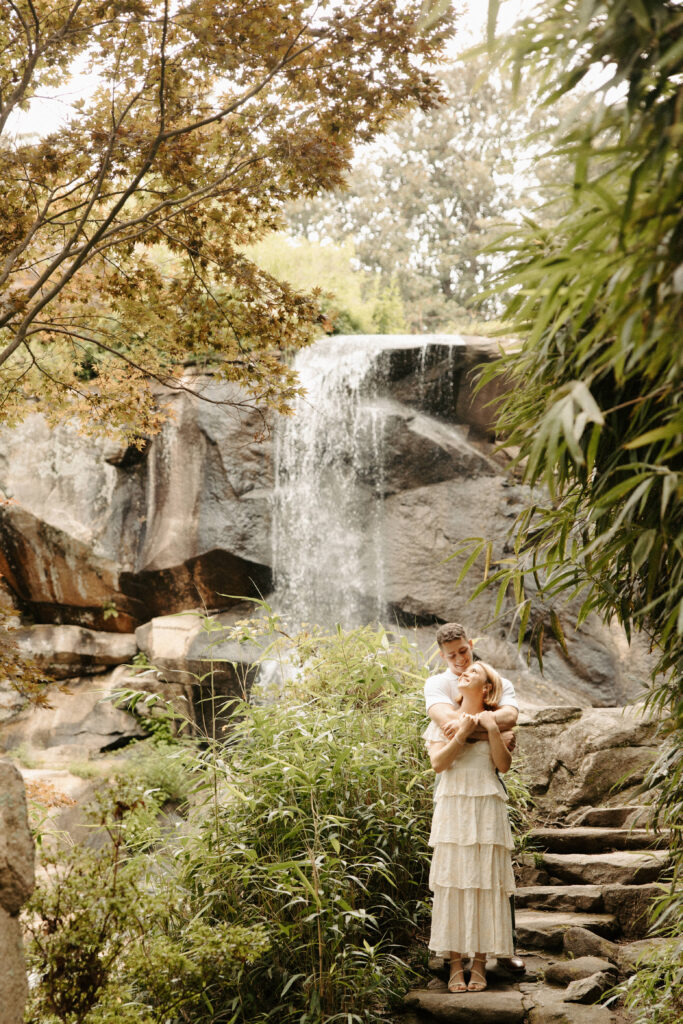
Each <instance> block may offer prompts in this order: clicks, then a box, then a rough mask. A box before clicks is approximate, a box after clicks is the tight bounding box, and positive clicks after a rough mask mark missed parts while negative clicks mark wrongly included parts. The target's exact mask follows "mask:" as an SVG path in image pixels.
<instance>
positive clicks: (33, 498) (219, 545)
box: [0, 379, 272, 632]
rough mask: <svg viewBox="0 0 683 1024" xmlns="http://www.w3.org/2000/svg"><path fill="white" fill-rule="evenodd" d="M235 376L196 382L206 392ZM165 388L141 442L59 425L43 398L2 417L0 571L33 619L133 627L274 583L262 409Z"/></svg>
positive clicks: (223, 387)
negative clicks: (156, 418) (17, 420)
mask: <svg viewBox="0 0 683 1024" xmlns="http://www.w3.org/2000/svg"><path fill="white" fill-rule="evenodd" d="M229 390H230V389H229V386H228V385H227V384H224V383H223V384H221V383H219V382H218V381H215V380H212V379H207V380H206V381H205V382H203V386H202V391H203V393H204V395H205V396H206V398H208V399H212V398H215V397H216V395H217V394H220V395H221V396H222V397H225V396H226V393H229ZM241 397H242V396H241V395H239V396H237V398H241ZM166 401H167V402H168V404H169V407H170V412H171V419H169V421H168V422H167V423H166V425H165V427H164V428H163V430H162V431H161V433H160V435H159V436H158V437H156V438H154V440H153V441H152V442H151V443H150V444H148V445H147V446H146V448H145V449H144V451H143V452H142V453H137V452H136V451H135V449H133V450H128V451H127V450H119V449H117V448H116V446H115V445H113V444H111V443H107V442H93V440H92V439H90V438H85V437H83V436H81V435H80V434H79V432H78V429H77V425H75V424H74V425H66V426H60V427H58V428H57V429H55V430H51V429H50V428H49V427H48V425H47V423H46V421H45V419H44V417H43V416H42V415H41V414H40V413H39V412H36V413H34V414H32V415H31V416H29V417H28V419H27V420H26V421H25V422H24V423H23V424H22V425H21V427H19V428H17V429H15V430H4V431H2V435H1V444H0V487H1V488H2V490H3V491H4V492H5V494H6V495H7V497H8V498H10V499H11V500H10V501H9V502H7V503H5V504H3V505H2V506H0V540H1V550H0V572H2V573H3V574H4V575H5V577H6V579H7V581H8V583H9V585H10V586H11V587H12V589H13V591H14V592H15V593H16V594H17V596H18V597H19V598H20V600H21V601H22V602H23V603H24V605H25V606H28V607H29V608H30V609H31V611H32V612H33V614H34V616H35V617H36V619H37V620H38V621H41V622H57V623H70V624H76V625H83V626H87V627H89V628H94V629H105V630H116V631H119V632H130V631H132V630H133V629H134V628H135V627H136V626H137V625H139V624H140V623H142V622H145V621H147V620H148V619H150V618H151V617H152V616H153V615H155V614H162V613H166V612H175V611H182V610H183V609H185V608H193V607H196V606H198V605H201V604H202V603H203V602H204V603H206V604H208V605H210V606H215V605H216V604H217V603H219V602H218V601H217V598H218V595H219V594H245V595H249V596H251V595H255V594H257V593H258V592H259V591H260V592H263V591H267V590H268V589H269V585H270V519H269V501H268V492H269V489H270V487H271V485H272V471H271V460H270V449H269V446H268V444H266V443H263V442H260V441H257V440H256V439H255V438H256V437H257V435H260V434H262V432H263V418H262V417H261V416H259V415H258V414H255V413H244V414H243V415H237V413H235V412H230V411H228V412H226V411H225V410H224V409H222V408H221V407H220V406H216V405H214V404H212V403H211V402H210V401H205V402H203V401H195V400H192V399H190V398H189V397H188V396H187V395H186V394H184V393H181V394H174V395H171V396H166ZM223 603H225V602H223ZM114 612H116V613H117V614H113V613H114Z"/></svg>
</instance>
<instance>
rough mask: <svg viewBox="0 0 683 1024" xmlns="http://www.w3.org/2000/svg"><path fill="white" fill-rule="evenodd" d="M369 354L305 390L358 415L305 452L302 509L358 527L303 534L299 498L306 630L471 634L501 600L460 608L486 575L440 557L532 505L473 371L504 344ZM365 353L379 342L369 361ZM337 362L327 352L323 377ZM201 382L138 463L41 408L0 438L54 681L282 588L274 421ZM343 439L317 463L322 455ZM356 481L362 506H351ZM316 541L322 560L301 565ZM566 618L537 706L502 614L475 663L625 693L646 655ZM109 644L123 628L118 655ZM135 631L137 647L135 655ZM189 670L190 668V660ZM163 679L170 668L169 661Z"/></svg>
mask: <svg viewBox="0 0 683 1024" xmlns="http://www.w3.org/2000/svg"><path fill="white" fill-rule="evenodd" d="M341 343H342V339H340V340H339V342H337V340H336V339H335V340H334V341H333V342H331V343H330V345H331V346H336V345H337V344H341ZM355 344H356V345H357V346H358V344H359V342H358V341H357V340H356V342H355ZM360 346H361V347H360V349H357V350H356V355H354V358H356V357H357V354H358V352H360V353H361V356H362V358H361V362H362V368H361V369H359V368H358V364H357V362H356V363H354V362H353V360H351V362H349V363H348V366H347V369H348V371H349V372H348V374H347V377H346V378H345V379H344V381H343V382H342V386H341V388H338V390H337V393H336V396H335V398H334V401H333V399H332V397H331V395H330V393H329V389H328V390H327V391H326V390H325V388H326V387H327V378H324V379H323V383H322V387H321V390H320V391H319V392H318V393H317V394H315V395H314V394H313V392H309V398H308V404H309V406H310V405H312V404H314V402H319V403H321V404H325V403H329V404H330V405H331V406H334V403H335V401H337V402H338V404H339V409H338V413H339V415H340V416H342V418H343V417H344V416H350V417H351V418H352V419H353V431H352V442H353V446H354V450H353V451H351V450H349V448H348V445H347V442H346V441H344V439H343V438H342V439H341V441H340V440H339V438H336V439H333V438H331V437H327V436H324V437H322V438H321V437H318V438H317V439H316V438H314V439H313V441H314V442H315V443H316V444H317V445H318V448H317V449H316V453H314V457H312V458H310V459H309V461H308V462H305V461H304V467H305V475H310V473H311V472H313V471H315V472H317V468H316V466H317V463H318V462H321V463H322V464H323V465H322V471H321V473H320V476H319V478H316V480H317V482H316V485H315V487H314V488H313V490H312V494H311V498H310V501H309V503H308V508H310V506H311V503H313V504H315V503H317V502H319V503H321V504H323V502H320V499H321V498H322V497H323V496H325V495H326V496H327V502H328V505H329V506H330V507H331V508H332V509H334V507H335V506H336V505H341V506H342V514H341V521H342V526H343V527H345V526H346V525H347V524H348V525H349V527H350V526H351V525H353V526H354V529H355V539H354V540H353V542H351V541H350V540H349V539H348V538H347V537H346V536H345V535H344V534H343V532H342V533H341V534H340V535H339V536H332V534H331V533H330V532H329V531H328V530H327V527H325V526H324V525H319V524H317V523H313V524H311V523H310V522H308V516H307V511H306V505H304V506H303V507H299V508H296V507H290V509H289V512H290V515H293V517H294V518H293V523H291V524H290V534H291V536H290V548H292V551H291V553H290V554H291V557H290V563H292V564H290V566H289V570H288V571H291V570H292V566H293V567H294V571H295V572H296V571H297V569H298V568H301V565H302V564H303V562H304V561H305V560H306V558H308V563H309V564H310V565H313V566H317V570H318V577H319V578H318V580H317V581H316V584H315V586H313V585H311V584H309V582H308V581H307V579H306V578H305V575H306V574H305V573H304V574H302V580H301V581H300V585H299V590H301V589H303V591H304V592H308V597H309V598H310V602H311V604H312V607H311V609H310V614H309V612H308V610H307V612H306V614H305V615H304V616H302V617H303V618H308V619H309V620H310V619H312V620H314V621H320V620H321V619H323V620H324V618H325V614H326V609H327V611H328V612H329V615H328V618H329V619H330V621H329V622H323V624H325V625H333V624H334V622H337V621H344V615H343V612H344V609H345V608H346V607H348V605H349V604H352V605H353V606H354V608H355V609H356V613H357V617H358V616H360V617H361V619H363V620H365V621H368V620H371V619H373V618H375V617H376V616H377V615H384V617H385V621H386V622H387V623H388V624H392V625H395V626H398V627H403V628H405V627H415V626H418V627H419V626H423V627H429V628H430V629H433V626H434V624H435V623H438V622H443V621H448V620H453V619H455V620H460V621H465V622H466V623H467V624H468V625H469V626H470V628H471V630H472V632H474V633H475V634H478V635H481V633H482V632H483V627H484V624H485V623H487V622H488V621H489V620H490V618H491V616H492V612H493V605H494V598H495V595H494V592H493V591H491V592H489V591H486V592H484V593H483V594H482V595H480V596H479V597H478V598H477V599H476V600H475V601H473V602H471V603H470V602H468V598H469V596H470V594H471V592H472V590H473V588H474V585H475V584H476V583H477V582H478V581H479V576H478V575H477V569H476V567H475V569H473V570H472V572H471V574H470V577H469V578H468V580H467V581H466V583H465V584H463V585H461V586H460V587H457V588H456V586H455V581H456V579H457V575H458V571H459V565H458V564H457V563H456V562H454V561H449V558H450V556H451V555H452V554H453V551H454V550H455V548H456V547H457V546H458V544H459V543H460V542H462V541H463V540H465V539H467V538H468V537H472V536H487V537H488V538H490V539H491V540H493V542H494V552H495V555H496V557H498V556H502V555H503V554H504V552H505V549H506V544H507V543H509V538H508V531H509V528H510V526H511V524H512V523H513V522H514V517H515V515H516V514H517V513H518V512H519V511H520V510H522V509H523V508H525V507H526V506H527V505H528V503H529V501H530V500H531V496H530V493H529V491H528V489H527V488H525V487H523V486H520V485H517V484H514V483H511V482H510V481H509V480H508V479H507V478H506V476H505V469H504V464H503V462H502V459H501V456H500V455H499V454H497V453H496V452H495V450H494V446H493V444H492V443H491V442H492V433H491V423H492V415H493V413H492V407H491V405H490V403H491V402H492V401H493V402H494V404H495V399H496V398H497V397H498V392H497V391H496V387H495V386H494V385H490V386H489V387H488V388H487V389H485V390H484V392H482V393H478V394H477V395H474V393H473V387H472V371H474V370H477V368H479V367H481V366H482V365H483V364H484V363H486V362H487V361H489V360H490V359H492V358H494V357H495V356H496V355H497V343H496V342H493V341H491V340H488V339H481V338H472V337H461V338H444V337H441V336H434V337H431V338H410V337H408V338H406V337H401V338H395V339H394V338H389V337H387V338H384V339H379V340H378V339H376V338H374V339H373V338H369V339H360ZM363 346H365V348H366V349H368V348H370V347H372V346H375V348H374V349H373V354H372V358H368V356H367V352H366V353H365V354H363V352H362V348H363ZM335 352H336V349H335V348H334V347H331V349H330V353H331V365H334V359H335ZM352 355H353V353H352ZM342 361H343V360H342ZM354 374H355V376H354ZM350 381H352V382H353V383H352V384H351V383H349V382H350ZM194 383H195V384H198V385H199V387H198V390H201V392H202V393H203V394H204V396H205V398H206V399H208V401H196V400H194V399H191V398H189V397H188V395H187V394H185V393H174V394H172V395H165V396H163V400H164V401H166V402H167V403H168V405H169V409H170V413H171V418H170V419H169V420H168V422H167V423H166V425H165V426H164V428H163V430H162V431H161V433H160V434H159V435H158V436H157V437H155V438H153V439H152V440H151V441H147V442H145V444H144V445H143V447H142V449H141V450H140V451H139V450H138V449H137V448H135V447H131V448H129V449H125V448H121V447H118V446H117V445H116V444H114V443H113V442H110V441H93V440H92V439H91V438H85V437H83V436H82V435H81V434H79V432H78V427H77V424H68V425H63V426H60V427H59V428H57V429H50V428H49V427H48V425H47V423H46V421H45V418H44V417H43V415H42V414H41V412H40V411H39V408H38V407H37V408H36V411H35V412H34V413H33V414H32V415H30V416H29V417H28V419H27V420H26V421H25V423H23V424H22V425H21V426H20V427H18V428H16V429H13V430H9V429H4V430H2V431H0V490H2V491H4V493H5V495H6V496H7V498H8V500H7V501H6V502H3V503H0V574H2V575H3V576H4V577H5V579H6V582H7V583H8V584H9V586H10V588H11V590H12V592H13V594H14V595H15V597H16V599H17V601H18V602H19V605H20V606H21V607H22V608H23V609H24V610H25V611H27V612H29V613H30V614H31V615H32V617H33V620H34V621H35V622H37V623H39V624H55V625H59V624H61V625H62V633H57V632H54V633H52V634H49V635H48V634H47V633H45V636H44V637H43V636H42V634H41V633H40V631H41V629H44V626H43V625H39V626H36V627H33V629H32V630H31V631H28V632H25V633H22V635H21V637H20V638H19V639H20V641H21V643H22V644H24V645H26V646H27V648H28V649H31V650H34V651H35V653H36V655H37V659H38V661H39V662H40V664H41V665H42V664H44V665H45V667H46V669H49V670H51V671H53V672H55V671H56V674H57V675H58V676H60V677H62V678H65V677H69V676H82V675H84V674H85V673H88V672H92V671H96V670H99V669H103V668H105V667H109V666H111V665H113V664H116V663H117V662H122V661H126V660H130V658H131V657H132V653H134V652H132V648H131V642H132V634H133V632H134V631H135V630H136V629H138V628H139V627H141V626H143V624H144V623H147V622H149V621H150V620H151V619H153V618H157V617H160V616H166V615H169V614H174V613H178V612H184V611H187V610H189V609H198V608H199V609H201V608H202V607H204V608H206V607H208V608H213V609H215V608H222V609H227V608H229V607H231V606H232V605H234V604H235V603H236V601H237V598H239V597H242V596H253V597H256V596H264V595H265V596H267V595H268V594H269V593H270V592H271V591H272V587H273V570H274V565H275V570H276V571H279V572H280V574H281V575H282V572H281V570H282V567H281V566H278V562H277V557H276V556H277V550H276V549H277V540H276V541H275V543H274V541H273V537H274V536H275V537H276V538H277V537H278V536H281V535H282V530H280V529H279V528H276V529H275V530H273V522H272V520H273V515H274V510H275V512H277V514H278V515H279V514H280V511H281V510H282V508H283V507H284V505H283V503H282V502H281V501H279V499H278V494H279V493H280V492H279V491H278V486H279V485H277V486H276V481H275V479H274V477H275V471H274V462H275V461H276V459H275V458H274V453H273V446H272V444H271V442H270V441H269V440H263V439H262V437H263V431H264V424H265V425H266V426H267V425H269V423H268V417H266V418H265V420H264V417H263V416H261V415H260V414H259V413H255V412H249V411H245V410H241V411H239V412H238V411H236V410H233V411H226V410H225V409H224V408H221V407H220V406H218V405H216V404H214V403H215V400H216V399H217V398H223V399H224V398H232V399H234V400H235V401H238V402H239V401H241V400H242V399H243V395H242V394H241V393H240V392H238V391H235V390H234V389H233V386H232V385H228V384H226V383H225V382H220V381H219V380H217V379H215V378H213V377H210V376H204V377H197V378H195V380H194ZM231 389H232V390H231ZM345 409H346V410H347V411H344V410H345ZM348 410H351V412H348ZM326 432H327V428H326V427H320V428H319V429H318V433H319V434H320V433H323V434H326ZM349 436H350V435H349ZM299 443H300V442H298V441H297V442H296V444H295V446H294V447H296V445H297V444H299ZM301 443H303V442H301ZM306 443H311V439H310V438H309V439H308V441H307V442H306ZM349 443H350V442H349ZM335 444H336V445H337V448H338V449H339V450H338V451H336V452H335V453H333V454H334V458H330V460H328V455H329V451H327V450H326V446H327V449H330V448H334V445H335ZM319 453H322V454H321V457H320V458H318V454H319ZM279 458H280V473H281V475H282V461H283V460H282V454H280V456H279ZM335 459H336V461H335ZM306 467H308V468H306ZM285 475H286V467H285ZM352 487H355V488H357V493H356V494H355V496H353V497H352V498H349V496H348V493H347V492H348V490H349V488H352ZM278 510H280V511H278ZM307 525H308V530H309V533H308V534H307V533H306V527H307ZM316 538H317V540H318V542H319V543H320V551H319V552H318V551H315V552H311V546H312V544H313V542H314V540H315V539H316ZM342 570H346V581H345V582H344V584H343V586H342V585H341V582H340V581H341V576H342V575H343V573H342ZM335 587H341V591H343V593H342V592H341V591H340V593H341V598H340V600H339V601H337V603H336V605H335V603H334V602H332V603H329V602H327V600H326V597H327V596H328V594H329V593H330V591H331V590H332V589H334V588H335ZM344 588H345V589H344ZM339 608H341V611H338V609H339ZM564 621H565V622H566V623H567V634H568V645H569V653H568V654H567V653H565V652H563V651H562V650H561V648H560V647H559V645H557V644H556V643H554V642H553V641H552V640H551V641H549V642H548V644H547V652H546V663H547V669H546V674H547V677H548V680H549V684H550V687H551V692H549V693H548V694H547V695H546V697H545V698H544V683H543V681H542V680H541V679H540V677H539V675H538V674H537V673H534V672H532V671H530V670H529V668H528V667H527V666H526V665H525V662H524V659H523V657H521V656H520V654H519V652H518V651H517V648H516V643H515V640H516V628H515V623H514V617H513V610H512V606H511V605H510V606H509V607H508V609H507V617H504V618H503V619H502V620H501V621H500V623H499V624H498V625H496V626H495V627H494V628H492V629H490V630H488V632H487V634H486V637H485V641H484V645H483V646H484V648H486V650H484V649H483V653H484V654H486V653H487V650H491V651H493V653H494V655H495V658H494V660H495V663H496V664H497V665H499V667H500V668H501V669H503V670H504V671H505V672H506V674H507V675H509V676H511V677H512V678H513V681H514V682H515V683H516V685H517V686H518V688H519V689H520V692H521V694H522V696H523V697H524V696H526V699H527V701H530V702H532V703H554V704H556V703H558V702H559V703H562V702H566V703H567V704H576V705H587V704H596V705H613V704H618V703H623V702H624V701H628V700H631V699H633V698H634V696H635V695H636V694H638V693H639V692H640V689H641V685H642V682H643V680H644V678H645V677H646V674H647V658H646V656H645V654H644V653H643V652H642V651H640V650H639V649H638V647H637V645H636V646H635V647H632V648H628V647H627V646H626V645H625V644H624V640H623V636H621V635H620V634H619V633H618V632H615V631H612V630H610V629H608V628H606V627H604V626H603V625H602V624H600V623H599V622H598V621H597V620H590V619H589V620H588V621H587V622H586V623H584V625H583V626H582V628H581V630H580V631H579V632H578V633H577V634H576V635H575V634H573V632H572V630H571V628H570V621H571V619H570V617H569V616H568V615H565V616H564ZM67 627H68V629H67ZM77 627H80V628H81V629H80V632H79V631H78V628H77ZM69 630H70V631H71V632H69ZM104 631H108V632H110V633H111V632H118V633H125V634H128V636H127V637H126V638H125V640H124V639H122V641H121V644H122V646H121V651H118V648H117V649H116V651H115V652H114V653H113V654H112V655H111V657H108V656H107V654H106V649H107V644H106V642H103V641H102V639H101V634H102V633H103V632H104ZM157 632H158V629H157ZM546 633H547V635H550V632H549V631H546ZM142 635H143V634H138V641H137V643H138V646H141V647H142V649H143V650H145V649H146V648H145V642H143V641H141V639H140V637H141V636H142ZM145 635H146V634H145ZM431 642H432V641H431V633H430V634H429V639H428V641H427V645H428V644H430V643H431ZM51 647H52V650H50V648H51ZM124 648H125V653H123V652H124ZM98 651H99V652H100V654H101V655H102V656H101V657H99V655H98ZM98 659H99V660H98ZM183 659H184V661H186V662H188V663H193V664H192V667H191V671H195V670H196V664H194V663H195V662H196V661H197V659H196V657H195V655H194V654H193V653H192V652H190V651H189V648H188V650H184V653H183ZM164 668H165V669H167V670H168V672H169V674H170V673H171V672H172V666H171V665H170V664H167V663H165V664H164ZM1 713H2V711H1V709H0V714H1Z"/></svg>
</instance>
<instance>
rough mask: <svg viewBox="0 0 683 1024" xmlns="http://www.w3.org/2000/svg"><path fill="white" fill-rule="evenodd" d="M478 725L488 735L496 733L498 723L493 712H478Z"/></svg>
mask: <svg viewBox="0 0 683 1024" xmlns="http://www.w3.org/2000/svg"><path fill="white" fill-rule="evenodd" d="M477 718H478V720H479V725H481V726H482V728H484V729H486V731H487V732H488V733H492V732H498V722H497V721H496V716H495V715H494V713H493V711H480V712H479V714H478V715H477Z"/></svg>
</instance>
